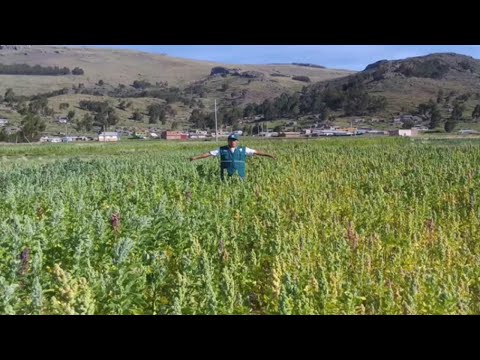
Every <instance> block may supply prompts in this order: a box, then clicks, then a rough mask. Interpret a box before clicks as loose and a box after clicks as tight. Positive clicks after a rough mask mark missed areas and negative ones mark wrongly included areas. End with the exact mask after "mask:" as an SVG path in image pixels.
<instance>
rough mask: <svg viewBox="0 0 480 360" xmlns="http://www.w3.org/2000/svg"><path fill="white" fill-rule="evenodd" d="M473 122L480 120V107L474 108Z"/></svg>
mask: <svg viewBox="0 0 480 360" xmlns="http://www.w3.org/2000/svg"><path fill="white" fill-rule="evenodd" d="M472 119H473V121H478V120H479V119H480V105H477V106H475V109H473V112H472Z"/></svg>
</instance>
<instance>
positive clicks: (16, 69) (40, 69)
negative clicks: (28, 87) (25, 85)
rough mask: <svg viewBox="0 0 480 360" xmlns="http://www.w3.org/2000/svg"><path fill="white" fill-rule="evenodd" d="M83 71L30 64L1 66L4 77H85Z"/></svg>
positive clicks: (0, 70) (77, 68)
mask: <svg viewBox="0 0 480 360" xmlns="http://www.w3.org/2000/svg"><path fill="white" fill-rule="evenodd" d="M84 73H85V72H84V71H83V69H81V68H79V67H76V68H75V69H73V70H72V71H70V69H69V68H68V67H62V68H60V67H58V66H41V65H34V66H30V65H28V64H11V65H6V64H0V74H4V75H50V76H51V75H70V74H72V75H84Z"/></svg>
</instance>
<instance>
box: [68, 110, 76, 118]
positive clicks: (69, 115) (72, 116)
mask: <svg viewBox="0 0 480 360" xmlns="http://www.w3.org/2000/svg"><path fill="white" fill-rule="evenodd" d="M74 117H75V111H74V110H70V111H69V112H68V114H67V118H68V121H72V120H73V118H74Z"/></svg>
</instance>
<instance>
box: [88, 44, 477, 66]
mask: <svg viewBox="0 0 480 360" xmlns="http://www.w3.org/2000/svg"><path fill="white" fill-rule="evenodd" d="M83 46H86V47H99V48H115V49H127V50H138V51H145V52H150V53H158V54H166V55H169V56H173V57H180V58H186V59H194V60H207V61H215V62H220V63H226V64H243V65H245V64H270V63H292V62H300V63H311V64H317V65H323V66H325V67H327V68H332V69H348V70H357V71H360V70H363V69H365V67H366V66H367V65H369V64H371V63H374V62H376V61H378V60H384V59H385V60H397V59H404V58H407V57H412V56H421V55H427V54H431V53H437V52H455V53H459V54H463V55H469V56H473V57H474V58H476V59H480V45H83Z"/></svg>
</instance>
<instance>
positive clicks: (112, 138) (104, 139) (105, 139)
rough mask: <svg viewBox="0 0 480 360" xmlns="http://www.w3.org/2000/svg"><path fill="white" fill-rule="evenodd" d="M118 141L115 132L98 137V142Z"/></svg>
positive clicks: (103, 133) (101, 134)
mask: <svg viewBox="0 0 480 360" xmlns="http://www.w3.org/2000/svg"><path fill="white" fill-rule="evenodd" d="M118 140H120V139H119V136H118V134H117V133H116V132H102V133H100V134H99V135H98V141H100V142H115V141H118Z"/></svg>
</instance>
